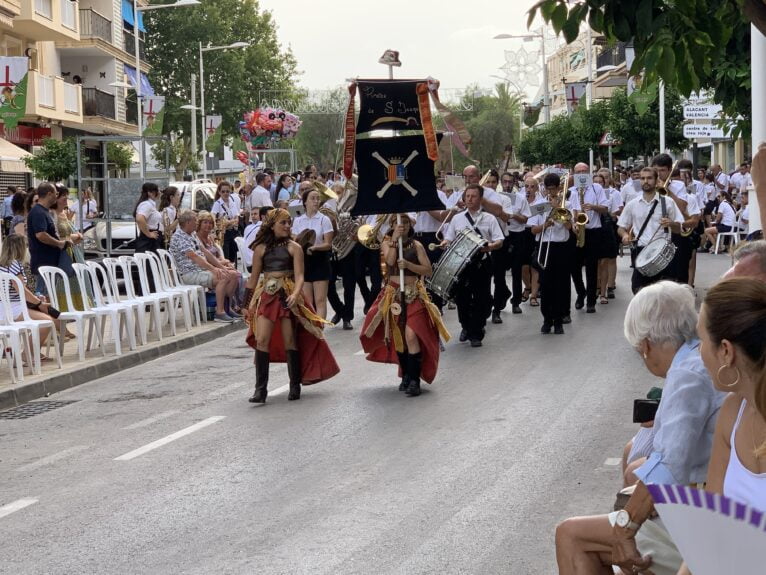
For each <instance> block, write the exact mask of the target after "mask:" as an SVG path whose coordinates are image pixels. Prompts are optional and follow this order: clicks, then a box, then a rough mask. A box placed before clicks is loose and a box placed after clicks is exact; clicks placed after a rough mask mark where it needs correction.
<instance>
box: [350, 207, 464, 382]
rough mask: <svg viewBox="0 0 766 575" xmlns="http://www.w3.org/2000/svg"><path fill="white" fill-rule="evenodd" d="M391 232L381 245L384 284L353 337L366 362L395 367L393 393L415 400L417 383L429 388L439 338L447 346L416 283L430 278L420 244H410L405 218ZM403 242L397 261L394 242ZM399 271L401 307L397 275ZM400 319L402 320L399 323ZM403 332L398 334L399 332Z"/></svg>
mask: <svg viewBox="0 0 766 575" xmlns="http://www.w3.org/2000/svg"><path fill="white" fill-rule="evenodd" d="M401 222H402V223H401V224H398V225H397V224H396V214H394V215H392V216H390V218H389V225H391V226H392V227H393V233H392V234H391V236H390V238H389V237H388V236H387V237H386V239H385V240H384V241H383V243H382V244H381V251H382V253H383V257H384V258H385V262H386V269H387V270H388V282H387V283H386V286H385V287H384V288H383V290H382V291H381V292H380V294H379V295H378V297H377V299H376V300H375V302H374V303H373V304H372V306H371V307H370V310H369V312H368V313H367V316H366V317H365V320H364V326H363V327H362V333H361V334H360V336H359V339H360V341H361V342H362V348H363V349H364V351H365V352H366V353H367V359H368V360H369V361H376V362H381V363H393V364H396V363H398V364H399V367H400V374H401V377H402V380H401V383H400V384H399V391H404V392H405V393H406V394H407V395H409V396H411V397H414V396H418V395H420V379H421V377H422V378H423V379H424V380H425V381H426V382H427V383H432V382H433V380H434V379H435V378H436V372H437V370H438V367H439V336H440V335H441V337H442V338H443V339H444V340H445V341H448V340H449V337H450V336H449V333H448V332H447V328H446V327H445V326H444V323H443V322H442V319H441V314H440V313H439V310H438V309H437V308H436V306H435V305H434V304H433V303H431V300H430V299H429V297H428V294H427V293H426V290H425V286H424V285H423V282H422V278H423V277H428V276H430V275H431V273H432V267H431V262H430V261H429V259H428V254H427V253H426V250H425V249H424V248H423V244H421V243H420V242H419V241H417V240H415V239H414V233H413V229H412V223H411V221H410V219H409V218H408V217H406V216H404V217H402V219H401ZM400 237H401V238H403V240H404V246H403V247H404V250H403V256H404V257H403V258H402V259H399V238H400ZM400 269H403V270H404V301H403V302H402V301H401V298H402V290H401V286H400V284H399V271H400ZM402 315H404V317H401V316H402ZM402 328H404V329H402Z"/></svg>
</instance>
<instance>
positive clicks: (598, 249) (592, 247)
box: [569, 162, 609, 313]
mask: <svg viewBox="0 0 766 575" xmlns="http://www.w3.org/2000/svg"><path fill="white" fill-rule="evenodd" d="M589 172H590V167H589V166H588V164H585V163H582V162H580V163H579V164H576V165H575V167H574V173H575V174H587V173H589ZM580 192H581V190H580V189H578V188H577V187H576V186H572V187H571V188H569V193H570V198H571V197H574V196H577V203H578V204H580V203H582V206H579V205H578V206H577V207H576V208H575V213H574V216H575V217H576V216H577V214H578V213H579V212H580V211H583V212H585V213H586V214H587V216H588V223H587V224H585V244H584V246H583V247H578V248H577V251H576V257H575V266H574V267H573V268H572V280H573V281H574V285H575V289H576V290H577V301H576V302H575V309H581V308H582V307H583V303H584V304H585V311H586V312H587V313H596V289H597V285H596V284H597V283H598V265H599V263H598V262H599V260H600V259H601V258H602V257H604V255H603V253H604V234H603V229H602V227H601V214H605V213H607V210H608V205H609V202H608V201H607V199H606V195H605V194H604V189H603V188H602V187H601V186H600V185H598V184H590V185H589V186H588V187H587V188H585V190H584V191H583V193H582V194H581V193H580ZM581 196H582V198H581ZM572 201H573V200H572ZM577 231H578V230H577V229H575V233H577ZM583 266H584V267H585V284H583V281H582V268H583Z"/></svg>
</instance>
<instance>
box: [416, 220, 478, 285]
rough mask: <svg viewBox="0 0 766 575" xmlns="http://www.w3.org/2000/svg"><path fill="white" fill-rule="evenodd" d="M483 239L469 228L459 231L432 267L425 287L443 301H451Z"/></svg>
mask: <svg viewBox="0 0 766 575" xmlns="http://www.w3.org/2000/svg"><path fill="white" fill-rule="evenodd" d="M485 244H486V242H485V241H484V239H483V238H482V237H481V236H480V235H479V234H477V233H476V232H475V231H473V230H472V229H470V228H465V229H463V230H460V231H459V232H458V233H457V235H456V236H455V241H453V242H452V243H450V245H449V246H448V247H447V249H446V250H444V253H443V254H442V257H441V258H439V261H438V262H437V263H436V265H435V266H434V271H433V274H432V275H431V277H430V278H428V279H427V280H426V287H428V289H430V290H431V291H432V292H433V293H435V294H436V295H438V296H439V297H440V298H442V299H444V300H448V299H452V297H453V295H454V293H455V288H456V287H457V284H458V282H459V280H460V275H461V274H462V273H463V272H464V271H465V268H466V266H468V264H469V263H471V260H472V259H473V258H474V256H475V255H476V254H477V253H478V252H479V250H480V249H481V248H482V246H484V245H485Z"/></svg>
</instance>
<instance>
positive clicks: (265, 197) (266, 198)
mask: <svg viewBox="0 0 766 575" xmlns="http://www.w3.org/2000/svg"><path fill="white" fill-rule="evenodd" d="M247 200H249V202H248V201H247ZM248 203H249V204H250V205H247V204H248ZM273 205H274V204H273V203H272V202H271V193H269V190H267V189H266V188H264V187H263V186H256V187H255V189H254V190H253V191H252V192H251V193H250V195H249V196H247V198H246V201H245V207H246V208H247V209H248V210H251V209H253V208H262V207H263V206H273Z"/></svg>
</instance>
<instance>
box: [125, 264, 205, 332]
mask: <svg viewBox="0 0 766 575" xmlns="http://www.w3.org/2000/svg"><path fill="white" fill-rule="evenodd" d="M133 257H134V258H135V260H136V263H137V264H138V276H139V278H140V281H141V292H142V294H143V295H149V294H152V295H156V296H159V297H162V299H163V301H164V302H165V311H166V312H167V314H168V323H169V324H170V332H171V333H172V334H173V335H176V309H177V308H178V306H179V305H180V307H181V310H182V312H183V314H184V326H185V327H186V331H191V311H190V306H189V298H188V297H187V296H186V294H185V293H182V292H179V291H167V290H165V288H164V287H163V281H162V274H161V272H160V270H159V266H158V264H157V262H158V260H155V259H154V258H155V257H156V256H155V255H154V254H148V253H139V254H135V255H134V256H133ZM150 277H151V279H152V281H153V285H154V291H152V290H151V288H150V283H149V278H150Z"/></svg>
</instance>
